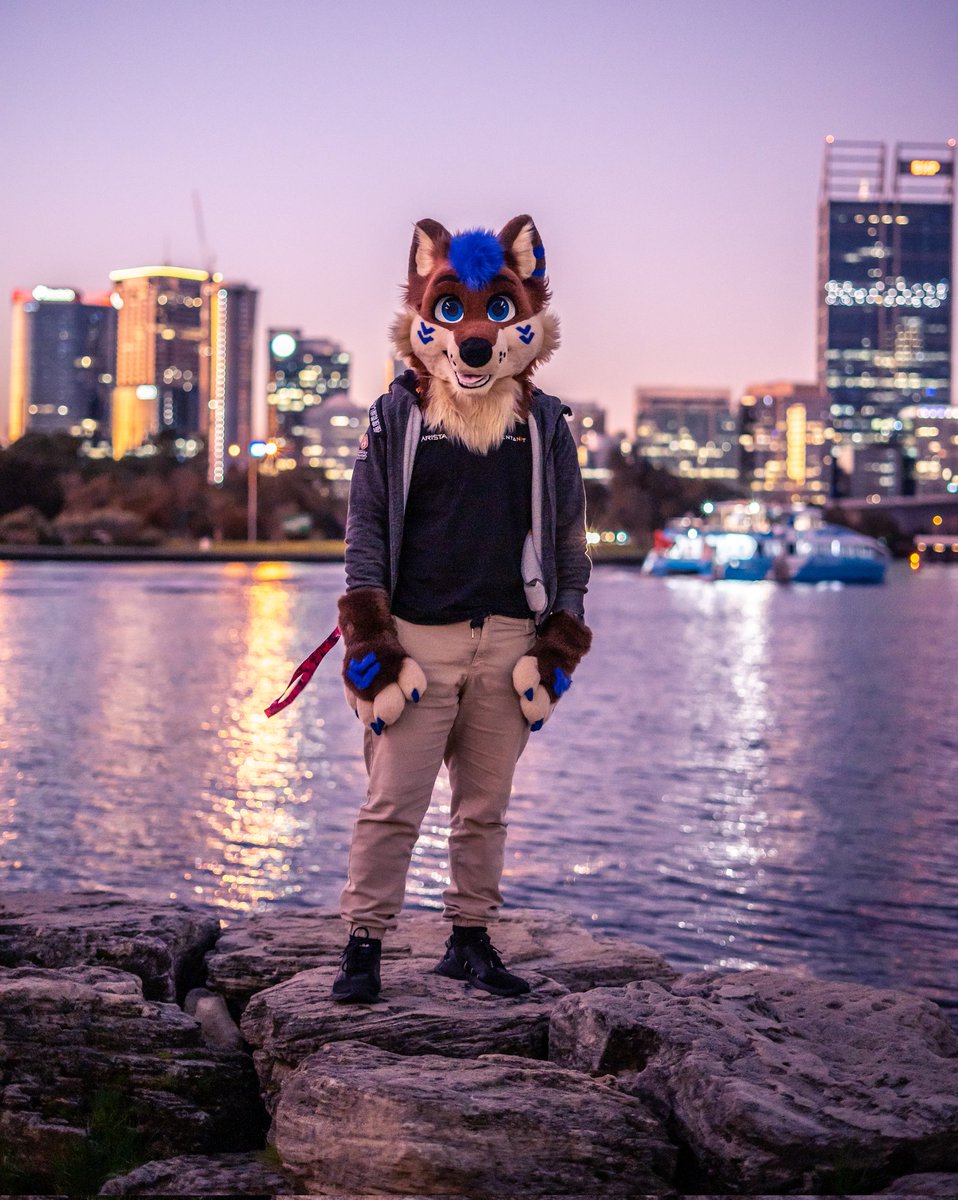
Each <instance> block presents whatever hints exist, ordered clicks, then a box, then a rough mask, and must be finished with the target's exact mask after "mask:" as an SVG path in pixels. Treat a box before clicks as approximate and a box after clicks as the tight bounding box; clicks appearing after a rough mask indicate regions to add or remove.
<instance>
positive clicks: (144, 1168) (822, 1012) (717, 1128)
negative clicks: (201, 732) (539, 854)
mask: <svg viewBox="0 0 958 1200" xmlns="http://www.w3.org/2000/svg"><path fill="white" fill-rule="evenodd" d="M445 934H446V929H445V928H444V927H443V922H442V921H441V919H440V917H439V915H438V914H436V913H432V912H411V913H409V914H406V915H404V918H403V921H402V923H401V925H400V929H399V931H398V932H397V933H396V934H395V935H394V936H393V937H392V938H391V939H389V940H387V942H386V943H385V946H384V962H383V996H382V1000H381V1002H380V1003H378V1004H376V1005H369V1006H365V1005H359V1006H339V1005H333V1004H331V1003H330V1001H329V999H328V995H329V988H330V985H331V982H332V979H333V977H334V975H335V972H336V969H337V965H338V957H339V953H340V950H341V947H342V943H343V939H344V930H343V927H342V924H341V922H340V921H339V919H338V917H337V916H336V915H335V914H331V913H327V912H321V911H315V910H283V911H281V912H264V913H261V914H256V915H250V916H232V915H231V917H230V920H229V923H228V924H227V925H225V927H224V926H223V925H222V923H221V922H220V921H218V920H216V919H215V918H214V917H211V916H209V915H208V914H206V913H203V912H200V911H198V910H195V909H192V908H190V907H189V906H186V905H184V904H181V903H176V902H170V903H166V904H162V903H147V902H143V901H138V900H136V899H133V898H130V897H127V896H124V895H121V894H119V893H113V892H99V891H96V892H81V893H69V894H68V893H50V892H47V893H29V892H21V893H6V894H5V895H3V896H0V1079H2V1089H0V1191H2V1192H4V1193H6V1194H34V1195H36V1194H84V1195H88V1194H97V1193H99V1194H102V1195H160V1194H163V1195H186V1194H190V1195H236V1194H242V1195H272V1196H278V1195H294V1194H296V1195H305V1194H309V1195H336V1196H340V1197H343V1196H350V1197H359V1196H369V1195H404V1196H444V1197H453V1196H455V1197H458V1196H461V1197H470V1198H471V1197H487V1196H488V1197H493V1196H495V1197H505V1196H509V1197H511V1196H538V1197H547V1196H580V1197H586V1196H589V1197H595V1196H603V1197H620V1196H621V1197H626V1196H628V1197H637V1196H664V1197H679V1196H703V1195H712V1196H716V1195H724V1196H732V1195H736V1196H744V1195H752V1196H756V1195H859V1196H860V1195H884V1196H889V1195H893V1196H899V1197H905V1196H936V1197H940V1198H942V1200H944V1197H949V1198H953V1197H955V1196H958V1086H956V1085H958V1035H956V1034H955V1032H954V1030H952V1029H951V1028H950V1026H949V1025H948V1024H947V1023H946V1021H945V1019H944V1017H943V1015H942V1013H941V1011H940V1010H939V1009H938V1008H937V1007H936V1006H935V1005H934V1004H932V1003H931V1002H930V1001H928V1000H924V999H921V998H919V997H917V996H914V995H912V994H909V993H906V992H900V991H891V990H880V989H875V988H870V987H866V986H863V985H857V984H848V983H830V982H827V981H823V980H817V979H814V978H810V977H807V976H801V975H796V974H790V973H786V972H781V971H772V970H747V971H739V972H728V971H718V970H713V971H704V972H699V973H696V974H691V975H680V974H679V973H678V972H677V971H675V970H674V969H673V968H672V967H671V966H670V965H669V964H668V963H667V962H666V961H665V960H664V959H662V958H661V957H660V956H659V955H657V954H656V953H655V952H653V951H652V950H650V949H648V948H647V947H644V946H642V945H639V944H637V943H635V942H633V941H630V940H629V939H627V938H624V937H618V936H617V937H610V936H601V937H600V936H595V935H594V934H593V933H592V932H591V931H590V930H588V929H586V928H584V927H582V926H580V925H578V924H576V923H575V922H574V921H573V920H572V919H571V918H569V917H567V916H565V915H563V914H561V913H556V912H548V911H540V910H524V911H518V912H513V913H509V914H508V915H507V916H506V917H505V919H504V920H503V921H502V922H501V923H500V924H499V925H498V926H497V927H496V930H495V941H496V945H497V946H498V947H499V949H500V951H501V953H502V954H503V957H504V959H505V961H506V962H507V963H508V964H509V965H510V966H511V967H512V968H513V969H515V970H517V971H519V972H520V973H521V974H523V975H524V976H525V977H526V978H528V979H529V981H530V983H531V984H532V990H531V992H530V994H529V995H528V996H527V997H522V998H518V999H512V1000H502V999H498V998H495V997H492V996H489V995H487V994H486V993H483V992H478V991H475V990H472V989H469V988H466V987H464V985H462V984H460V983H457V982H456V981H453V980H449V979H445V978H443V977H441V976H437V975H435V974H434V973H433V971H432V967H433V966H434V964H435V962H436V961H437V960H438V958H439V957H440V955H441V952H442V947H443V939H444V937H445Z"/></svg>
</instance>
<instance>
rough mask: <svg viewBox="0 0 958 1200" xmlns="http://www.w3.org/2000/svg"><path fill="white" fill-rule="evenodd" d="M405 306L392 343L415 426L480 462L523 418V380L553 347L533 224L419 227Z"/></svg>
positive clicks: (554, 329)
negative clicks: (413, 393)
mask: <svg viewBox="0 0 958 1200" xmlns="http://www.w3.org/2000/svg"><path fill="white" fill-rule="evenodd" d="M405 301H406V303H405V308H404V309H403V311H402V312H401V313H399V315H398V316H397V317H396V319H395V321H394V322H393V326H392V330H391V332H392V339H393V345H394V347H395V349H396V352H397V354H398V355H399V356H400V357H401V358H402V359H404V360H405V362H406V363H407V364H408V365H409V366H410V367H412V368H413V370H414V371H415V372H416V376H417V385H418V388H419V396H420V400H421V404H422V410H423V420H424V423H425V424H426V425H427V426H428V427H429V428H431V429H436V430H439V429H441V430H442V431H443V432H444V433H445V434H446V436H447V437H448V438H451V439H452V440H454V441H458V442H461V443H462V444H463V445H464V446H466V447H468V449H470V450H472V451H474V452H476V453H478V454H486V453H488V451H489V450H491V449H492V448H493V447H494V446H498V445H500V443H501V442H502V439H503V437H504V436H505V435H506V434H507V433H508V432H509V431H510V430H511V429H512V427H513V425H514V423H515V421H516V420H517V419H520V420H525V418H526V417H527V416H528V414H529V401H530V398H531V394H532V384H531V382H530V379H531V375H532V372H533V371H534V370H535V368H536V366H537V365H538V364H539V363H541V362H545V361H547V360H548V359H549V358H550V356H551V355H552V352H553V351H554V350H555V348H556V346H557V345H558V344H559V322H558V320H557V318H556V317H555V316H553V314H552V313H551V312H549V310H548V308H547V307H546V306H547V304H548V302H549V287H548V283H547V280H546V260H545V251H544V249H543V247H542V239H541V238H540V237H539V233H538V230H537V229H536V227H535V225H534V224H533V223H532V218H531V217H528V216H520V217H513V219H512V220H511V221H510V222H509V223H508V224H507V225H505V226H504V227H503V228H502V229H501V230H500V231H499V233H498V234H495V233H492V232H490V231H488V230H485V229H470V230H467V231H466V232H465V233H456V234H451V233H450V232H449V231H448V230H447V229H446V228H445V227H444V226H442V225H440V224H439V222H438V221H431V220H424V221H419V222H418V223H417V225H416V228H415V230H414V231H413V239H412V248H411V250H410V252H409V277H408V280H407V282H406V289H405Z"/></svg>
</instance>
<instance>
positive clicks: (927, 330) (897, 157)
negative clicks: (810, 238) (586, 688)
mask: <svg viewBox="0 0 958 1200" xmlns="http://www.w3.org/2000/svg"><path fill="white" fill-rule="evenodd" d="M954 158H955V152H954V143H953V142H951V143H949V144H947V145H941V146H927V145H920V144H919V145H907V144H899V145H897V146H895V147H894V148H893V152H892V153H891V154H890V155H889V153H888V149H887V147H886V146H885V145H884V144H883V143H881V142H838V141H835V140H834V139H828V140H827V141H826V147H825V164H824V171H823V177H822V198H821V205H820V210H819V255H818V262H819V272H818V274H819V290H818V366H819V384H820V386H821V387H822V388H823V389H824V390H826V391H827V394H828V398H829V406H830V411H829V437H830V440H831V442H832V447H831V450H832V453H831V455H829V456H828V457H829V463H828V465H829V467H830V475H831V485H830V491H831V493H832V494H833V495H836V496H841V495H845V496H856V497H860V496H868V495H877V496H882V495H913V494H915V493H917V492H933V491H944V490H946V488H947V485H948V483H949V482H950V481H951V480H952V478H954V477H958V475H956V473H958V409H955V408H954V407H953V405H952V397H951V282H952V208H953V194H954Z"/></svg>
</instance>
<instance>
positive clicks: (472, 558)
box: [392, 424, 532, 625]
mask: <svg viewBox="0 0 958 1200" xmlns="http://www.w3.org/2000/svg"><path fill="white" fill-rule="evenodd" d="M531 524H532V447H531V444H530V442H529V426H528V425H527V424H517V425H516V426H515V428H514V429H513V430H512V432H511V433H507V434H506V436H505V437H504V438H503V440H502V444H501V445H499V446H498V447H496V449H494V450H490V451H489V453H488V454H474V453H473V452H472V451H471V450H467V449H466V447H465V446H463V445H461V444H460V443H458V442H452V441H450V440H449V439H448V438H447V437H446V435H445V434H444V433H442V432H441V431H433V430H429V429H426V428H423V431H422V433H421V435H420V438H419V446H418V448H417V450H416V461H415V464H414V466H413V472H412V480H411V483H410V487H409V498H408V500H407V502H406V515H405V523H404V526H403V541H402V550H401V552H400V556H399V580H398V583H397V585H396V591H395V594H394V596H393V602H392V610H393V612H394V613H395V614H396V616H397V617H401V618H402V619H403V620H404V621H413V622H415V623H416V624H419V625H449V624H452V622H454V621H472V620H478V619H480V618H483V617H487V616H491V615H492V614H496V615H498V616H502V617H529V616H531V615H532V614H531V613H530V611H529V605H528V604H527V602H526V597H525V591H524V589H523V586H522V547H523V544H524V542H525V540H526V535H527V534H528V533H529V529H530V527H531Z"/></svg>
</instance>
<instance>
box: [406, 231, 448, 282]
mask: <svg viewBox="0 0 958 1200" xmlns="http://www.w3.org/2000/svg"><path fill="white" fill-rule="evenodd" d="M451 236H452V235H451V234H450V233H449V230H448V229H446V227H445V226H444V225H440V224H439V222H438V221H433V220H430V218H429V217H426V218H425V219H424V220H422V221H417V222H416V228H415V229H414V230H413V235H412V247H411V248H410V250H409V277H410V278H412V276H413V275H431V274H432V272H433V271H434V270H435V268H436V264H437V263H439V262H441V261H442V260H443V259H444V258H445V257H446V255H447V254H448V253H449V242H450V240H451Z"/></svg>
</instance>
